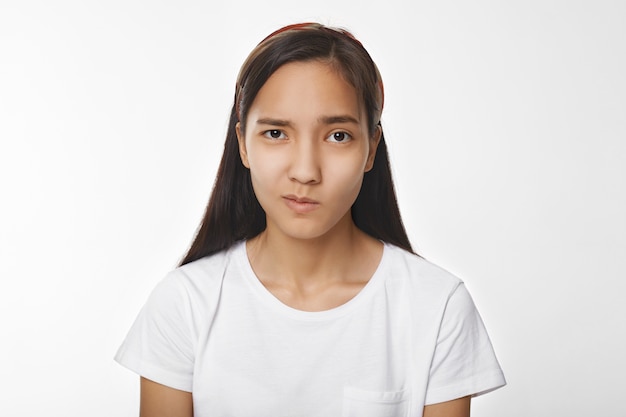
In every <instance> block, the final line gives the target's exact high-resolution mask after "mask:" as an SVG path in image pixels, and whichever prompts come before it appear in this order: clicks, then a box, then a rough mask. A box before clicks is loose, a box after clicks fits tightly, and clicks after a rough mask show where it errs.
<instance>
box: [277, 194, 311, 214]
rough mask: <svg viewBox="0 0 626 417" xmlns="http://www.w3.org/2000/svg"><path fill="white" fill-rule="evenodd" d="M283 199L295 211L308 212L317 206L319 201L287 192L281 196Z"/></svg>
mask: <svg viewBox="0 0 626 417" xmlns="http://www.w3.org/2000/svg"><path fill="white" fill-rule="evenodd" d="M282 198H283V201H284V202H285V204H286V205H287V207H289V208H290V209H292V210H293V211H295V212H296V213H308V212H310V211H313V210H315V209H316V208H318V207H319V205H320V203H319V202H318V201H315V200H313V199H310V198H307V197H299V196H297V195H294V194H287V195H283V196H282Z"/></svg>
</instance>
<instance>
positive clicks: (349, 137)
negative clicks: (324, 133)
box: [263, 129, 352, 143]
mask: <svg viewBox="0 0 626 417" xmlns="http://www.w3.org/2000/svg"><path fill="white" fill-rule="evenodd" d="M273 133H278V134H279V135H280V136H283V137H280V136H279V137H273V136H272V134H273ZM337 134H342V135H344V139H343V140H335V138H334V136H335V135H337ZM263 136H265V137H266V138H268V139H273V140H284V139H285V138H286V137H287V135H285V132H283V131H282V130H279V129H270V130H266V131H264V132H263ZM330 138H332V139H333V140H330V141H329V142H331V143H346V142H349V141H351V140H352V135H351V134H349V133H348V132H344V131H341V130H340V131H337V132H333V133H331V134H330V135H329V136H328V137H327V138H326V139H330ZM346 139H347V140H346Z"/></svg>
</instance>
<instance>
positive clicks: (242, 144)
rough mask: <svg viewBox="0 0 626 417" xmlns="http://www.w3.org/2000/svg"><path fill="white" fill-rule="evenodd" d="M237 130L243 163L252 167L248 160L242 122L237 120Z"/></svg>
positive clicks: (247, 166)
mask: <svg viewBox="0 0 626 417" xmlns="http://www.w3.org/2000/svg"><path fill="white" fill-rule="evenodd" d="M235 132H236V133H237V142H238V143H239V156H240V157H241V163H242V164H243V166H245V167H246V168H248V169H249V168H250V163H249V162H248V150H247V149H246V138H245V137H244V135H243V133H242V132H241V122H237V124H236V125H235Z"/></svg>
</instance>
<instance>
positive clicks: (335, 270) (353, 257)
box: [248, 215, 380, 287]
mask: <svg viewBox="0 0 626 417" xmlns="http://www.w3.org/2000/svg"><path fill="white" fill-rule="evenodd" d="M374 246H375V247H376V248H379V247H380V243H379V242H378V241H376V240H375V239H373V238H371V237H370V236H368V235H366V234H365V233H364V232H362V231H361V230H360V229H358V228H357V227H356V225H355V224H354V222H353V221H352V218H351V217H350V216H349V215H348V216H347V217H346V218H345V219H343V220H342V221H340V223H339V224H337V225H336V226H335V227H334V228H333V229H332V230H331V231H329V232H328V233H326V234H324V235H323V236H320V237H317V238H312V239H297V238H294V237H291V236H287V235H285V234H283V233H281V232H280V231H278V230H275V228H273V227H271V225H268V228H267V229H266V230H265V231H264V232H262V233H261V234H260V235H259V236H257V237H256V238H254V239H252V240H251V241H249V242H248V257H249V259H250V263H251V264H252V266H253V268H254V270H255V272H256V273H257V275H259V278H261V280H264V278H265V279H267V280H271V281H276V280H280V281H282V282H283V283H291V284H292V285H294V286H296V287H307V286H310V285H315V284H325V283H328V282H331V281H337V280H341V279H342V277H347V276H349V275H350V274H349V273H348V272H349V271H350V270H351V269H352V268H353V267H354V263H355V261H356V262H361V261H362V259H363V255H366V254H368V253H371V251H372V249H373V247H374Z"/></svg>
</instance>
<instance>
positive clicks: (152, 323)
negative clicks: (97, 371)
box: [115, 273, 194, 392]
mask: <svg viewBox="0 0 626 417" xmlns="http://www.w3.org/2000/svg"><path fill="white" fill-rule="evenodd" d="M191 329H192V326H191V313H190V306H189V297H188V295H187V292H186V290H185V287H184V285H183V283H182V276H180V275H177V274H175V273H172V274H171V275H169V276H168V277H166V278H165V279H164V280H162V281H161V282H160V283H159V284H158V285H157V287H156V288H155V289H154V290H153V291H152V293H151V294H150V297H149V298H148V301H147V302H146V304H145V305H144V307H143V308H142V310H141V311H140V313H139V315H138V317H137V319H136V320H135V323H134V324H133V325H132V327H131V329H130V331H129V332H128V335H127V336H126V339H125V340H124V342H123V344H122V346H121V347H120V348H119V350H118V351H117V354H116V355H115V360H116V361H117V362H119V363H120V364H121V365H123V366H125V367H126V368H128V369H130V370H131V371H134V372H136V373H137V374H139V375H141V376H143V377H144V378H147V379H150V380H152V381H154V382H158V383H159V384H162V385H166V386H169V387H172V388H175V389H179V390H183V391H188V392H191V390H192V383H193V367H194V344H193V337H192V331H191Z"/></svg>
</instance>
